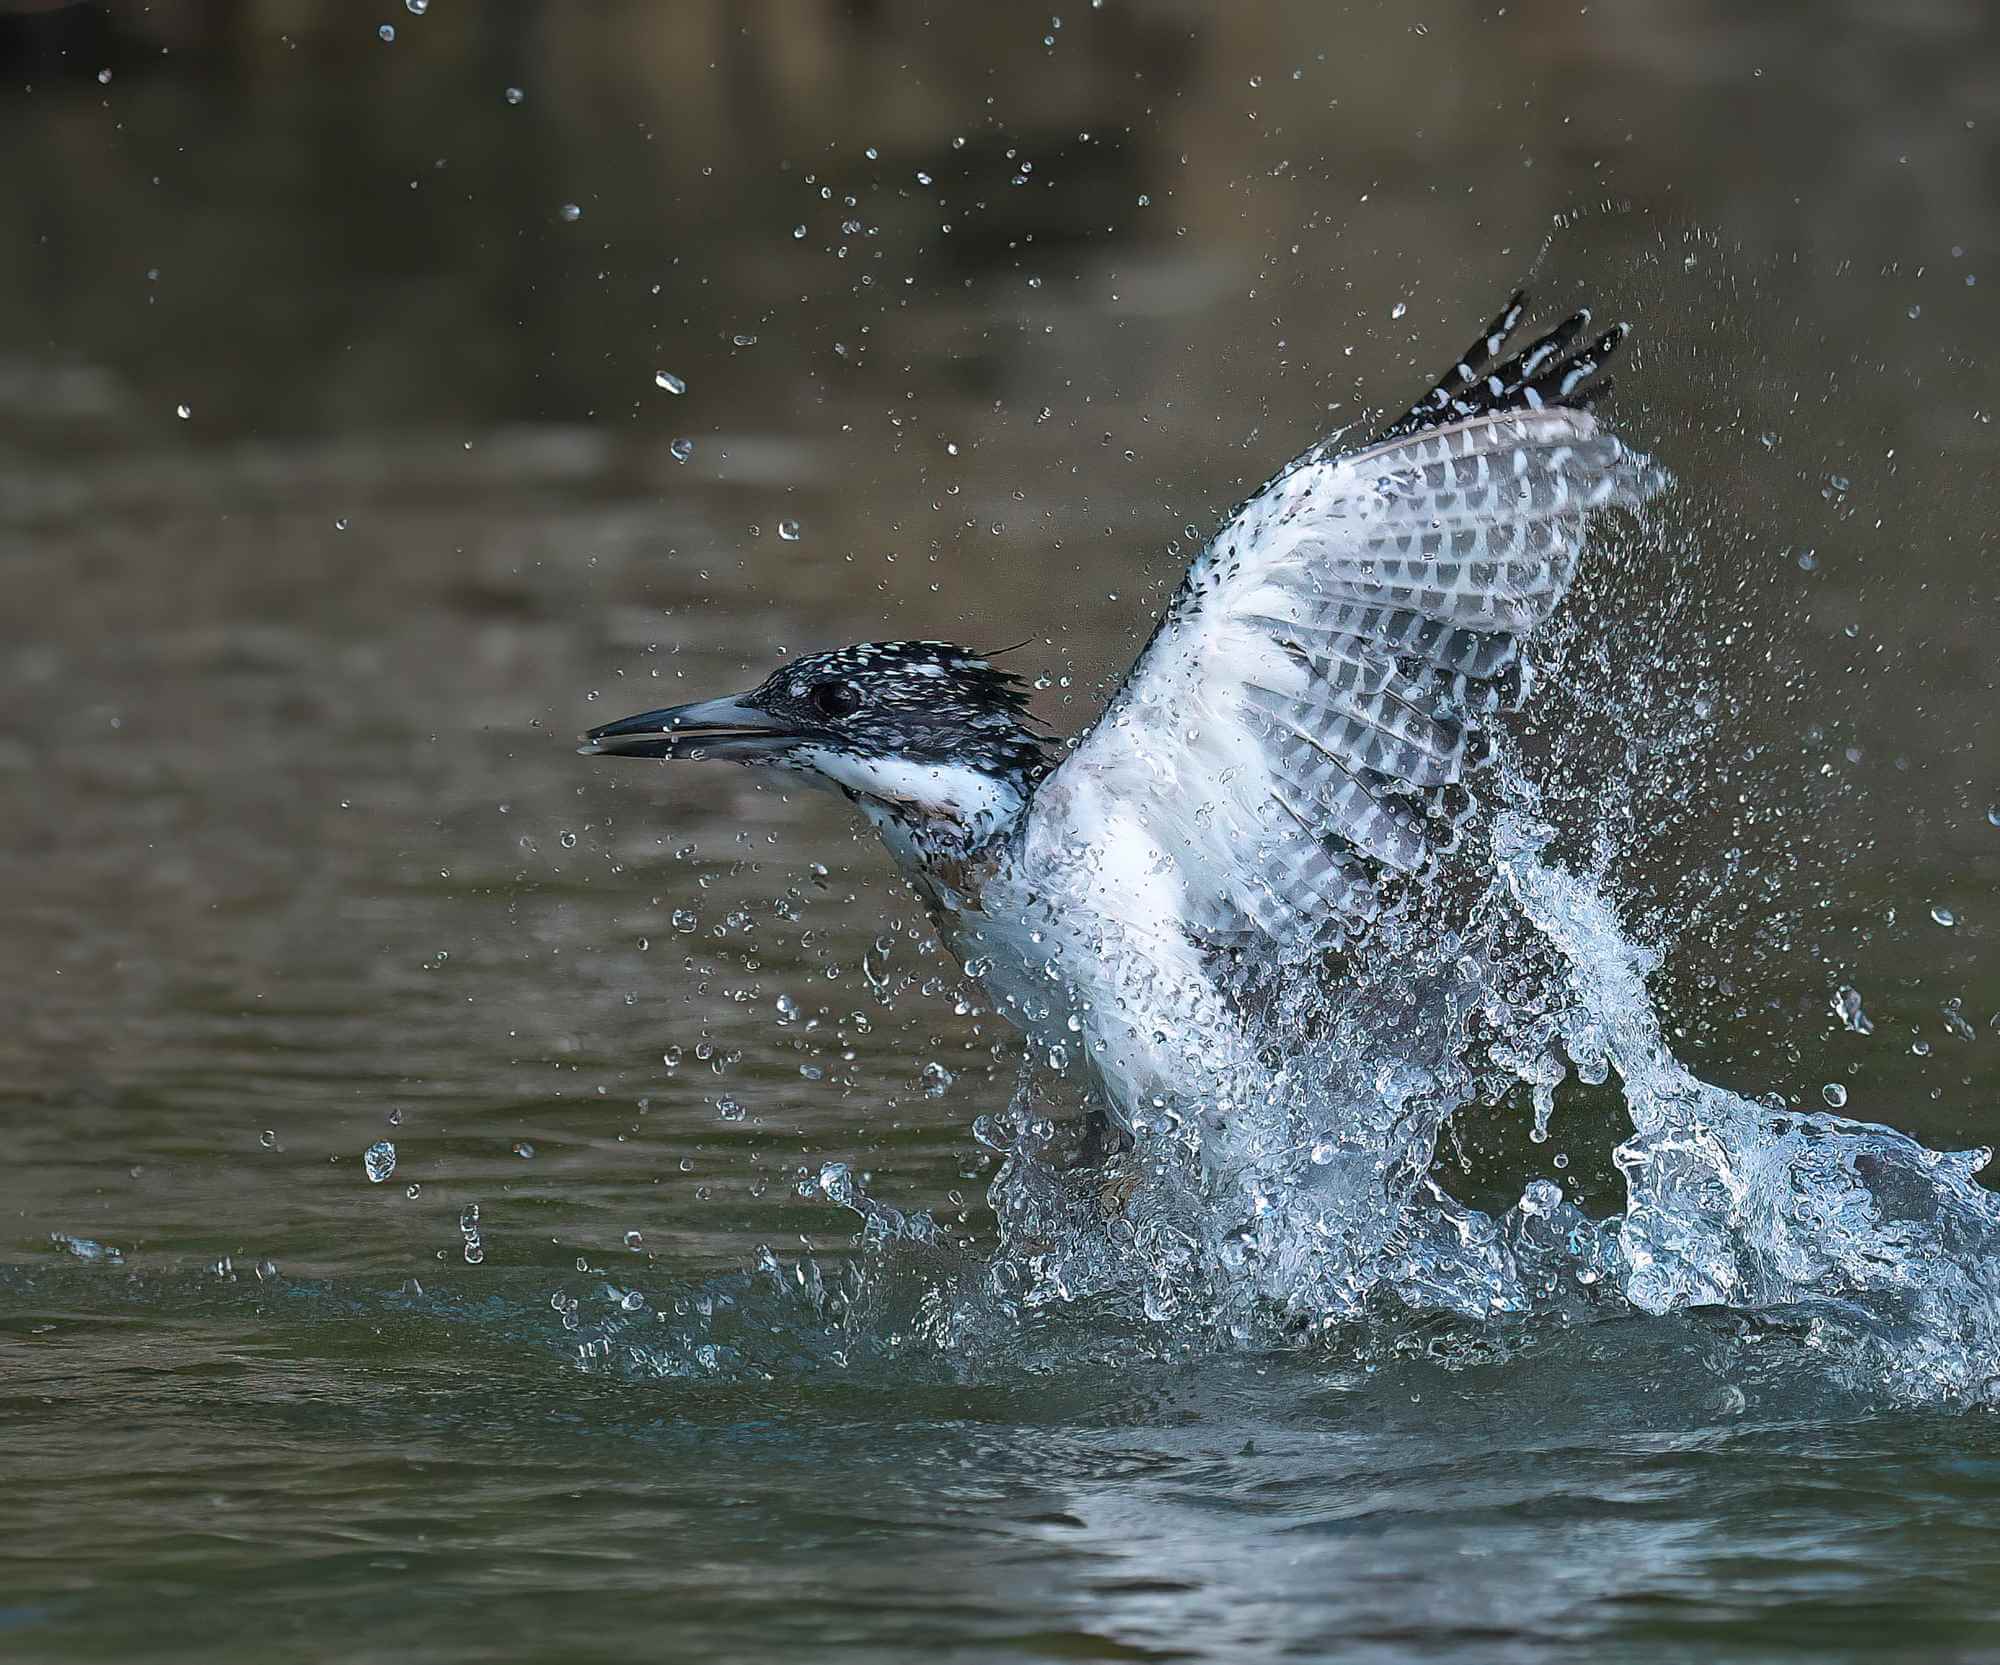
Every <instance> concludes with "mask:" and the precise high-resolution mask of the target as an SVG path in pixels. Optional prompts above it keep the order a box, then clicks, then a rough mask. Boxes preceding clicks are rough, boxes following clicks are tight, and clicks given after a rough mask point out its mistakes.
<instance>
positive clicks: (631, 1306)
mask: <svg viewBox="0 0 2000 1665" xmlns="http://www.w3.org/2000/svg"><path fill="white" fill-rule="evenodd" d="M618 1304H619V1306H620V1307H622V1308H623V1309H624V1310H625V1311H627V1312H637V1311H638V1310H639V1309H640V1308H641V1307H643V1306H644V1305H645V1304H646V1297H645V1296H643V1295H641V1294H640V1293H639V1292H638V1290H636V1289H628V1290H626V1291H625V1295H624V1298H623V1299H622V1300H621V1301H619V1303H618Z"/></svg>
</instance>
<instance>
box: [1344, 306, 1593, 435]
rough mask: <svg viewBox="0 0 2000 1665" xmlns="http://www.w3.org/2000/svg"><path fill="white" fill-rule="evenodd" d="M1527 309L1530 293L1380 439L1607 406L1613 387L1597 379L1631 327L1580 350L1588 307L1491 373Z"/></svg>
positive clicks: (1501, 315) (1506, 309) (1497, 319)
mask: <svg viewBox="0 0 2000 1665" xmlns="http://www.w3.org/2000/svg"><path fill="white" fill-rule="evenodd" d="M1527 306H1528V296H1527V291H1526V290H1521V289H1517V290H1515V291H1514V294H1513V297H1512V298H1511V299H1510V300H1509V301H1508V302H1507V305H1506V306H1505V307H1504V308H1502V309H1501V311H1500V313H1499V315H1498V316H1497V317H1495V318H1494V320H1493V322H1492V323H1491V324H1489V325H1488V326H1487V328H1486V333H1485V334H1484V335H1482V336H1481V337H1480V338H1479V339H1478V340H1477V341H1475V342H1474V343H1473V344H1472V345H1471V347H1469V348H1468V349H1467V350H1466V353H1465V356H1464V357H1463V358H1461V359H1460V360H1459V361H1458V362H1457V363H1456V364H1454V365H1453V366H1452V367H1451V369H1450V370H1448V371H1446V372H1445V374H1444V375H1443V376H1441V377H1439V378H1438V381H1437V383H1436V385H1435V386H1433V387H1432V388H1431V390H1430V391H1429V392H1428V393H1426V394H1425V395H1424V396H1423V397H1422V398H1421V399H1419V400H1418V401H1417V402H1416V403H1415V404H1414V405H1412V406H1411V407H1410V409H1409V410H1408V411H1407V412H1406V413H1405V414H1404V415H1403V416H1401V417H1399V418H1398V419H1397V420H1396V421H1394V422H1392V423H1391V424H1390V425H1389V426H1388V427H1387V428H1385V429H1383V430H1382V432H1381V434H1380V435H1379V436H1378V438H1380V439H1383V440H1389V439H1401V438H1403V437H1405V436H1407V435H1409V434H1416V433H1422V432H1423V431H1424V430H1425V429H1427V428H1441V427H1443V426H1444V425H1445V424H1446V423H1448V422H1463V421H1466V420H1469V419H1470V418H1472V417H1475V416H1489V415H1492V414H1494V413H1495V412H1498V411H1508V410H1524V409H1527V410H1547V409H1550V408H1554V409H1559V410H1561V409H1568V410H1588V409H1589V408H1590V407H1591V406H1592V405H1594V404H1596V403H1597V402H1598V401H1599V400H1601V399H1602V398H1604V396H1605V395H1606V394H1607V393H1608V392H1609V391H1610V389H1611V379H1610V378H1609V377H1608V376H1606V377H1598V372H1599V371H1600V370H1601V369H1603V367H1604V364H1605V362H1606V360H1608V359H1609V358H1610V357H1611V355H1612V354H1613V353H1615V352H1616V351H1617V350H1618V347H1619V344H1620V343H1621V342H1622V341H1624V339H1625V337H1626V336H1627V335H1629V334H1630V333H1631V326H1630V325H1629V324H1617V325H1615V326H1613V327H1612V328H1611V329H1608V330H1606V331H1605V332H1604V333H1603V334H1602V335H1599V336H1597V337H1596V338H1595V339H1593V340H1591V341H1590V342H1589V343H1588V345H1586V346H1583V347H1576V346H1575V342H1576V341H1577V339H1578V337H1580V336H1582V335H1583V333H1584V332H1585V331H1586V330H1588V329H1589V328H1590V322H1591V316H1590V309H1589V308H1588V307H1585V308H1583V309H1581V310H1579V311H1577V312H1574V313H1572V314H1570V316H1569V317H1567V318H1565V319H1564V320H1563V321H1562V322H1561V323H1560V324H1558V325H1556V327H1555V328H1554V329H1552V330H1550V331H1548V332H1547V333H1546V334H1544V335H1541V336H1539V337H1537V338H1536V339H1535V340H1534V341H1532V342H1530V343H1529V344H1528V345H1527V346H1526V347H1524V348H1522V349H1521V351H1520V352H1518V353H1516V354H1515V355H1514V356H1513V357H1512V358H1510V359H1508V360H1507V361H1506V362H1505V363H1504V364H1501V365H1498V366H1497V367H1495V368H1493V369H1490V370H1489V369H1487V368H1486V367H1487V365H1488V363H1489V362H1490V361H1491V360H1493V359H1494V358H1496V357H1498V355H1499V354H1500V352H1501V350H1502V349H1503V348H1504V347H1505V345H1506V343H1507V339H1508V337H1510V336H1511V335H1512V334H1513V333H1514V330H1515V329H1516V327H1517V326H1518V325H1519V324H1520V321H1521V318H1522V317H1523V315H1524V314H1525V313H1526V311H1527ZM1593 378H1597V379H1595V380H1593Z"/></svg>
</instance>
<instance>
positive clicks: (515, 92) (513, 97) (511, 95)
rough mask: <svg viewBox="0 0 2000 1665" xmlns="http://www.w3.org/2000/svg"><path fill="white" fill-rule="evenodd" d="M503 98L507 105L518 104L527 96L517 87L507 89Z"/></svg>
mask: <svg viewBox="0 0 2000 1665" xmlns="http://www.w3.org/2000/svg"><path fill="white" fill-rule="evenodd" d="M504 96H505V98H506V100H507V102H508V103H509V104H519V103H520V102H521V101H522V100H523V99H524V98H526V97H527V96H528V95H527V94H526V93H524V92H523V91H521V89H520V88H519V87H509V88H508V89H507V91H506V93H505V95H504Z"/></svg>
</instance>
